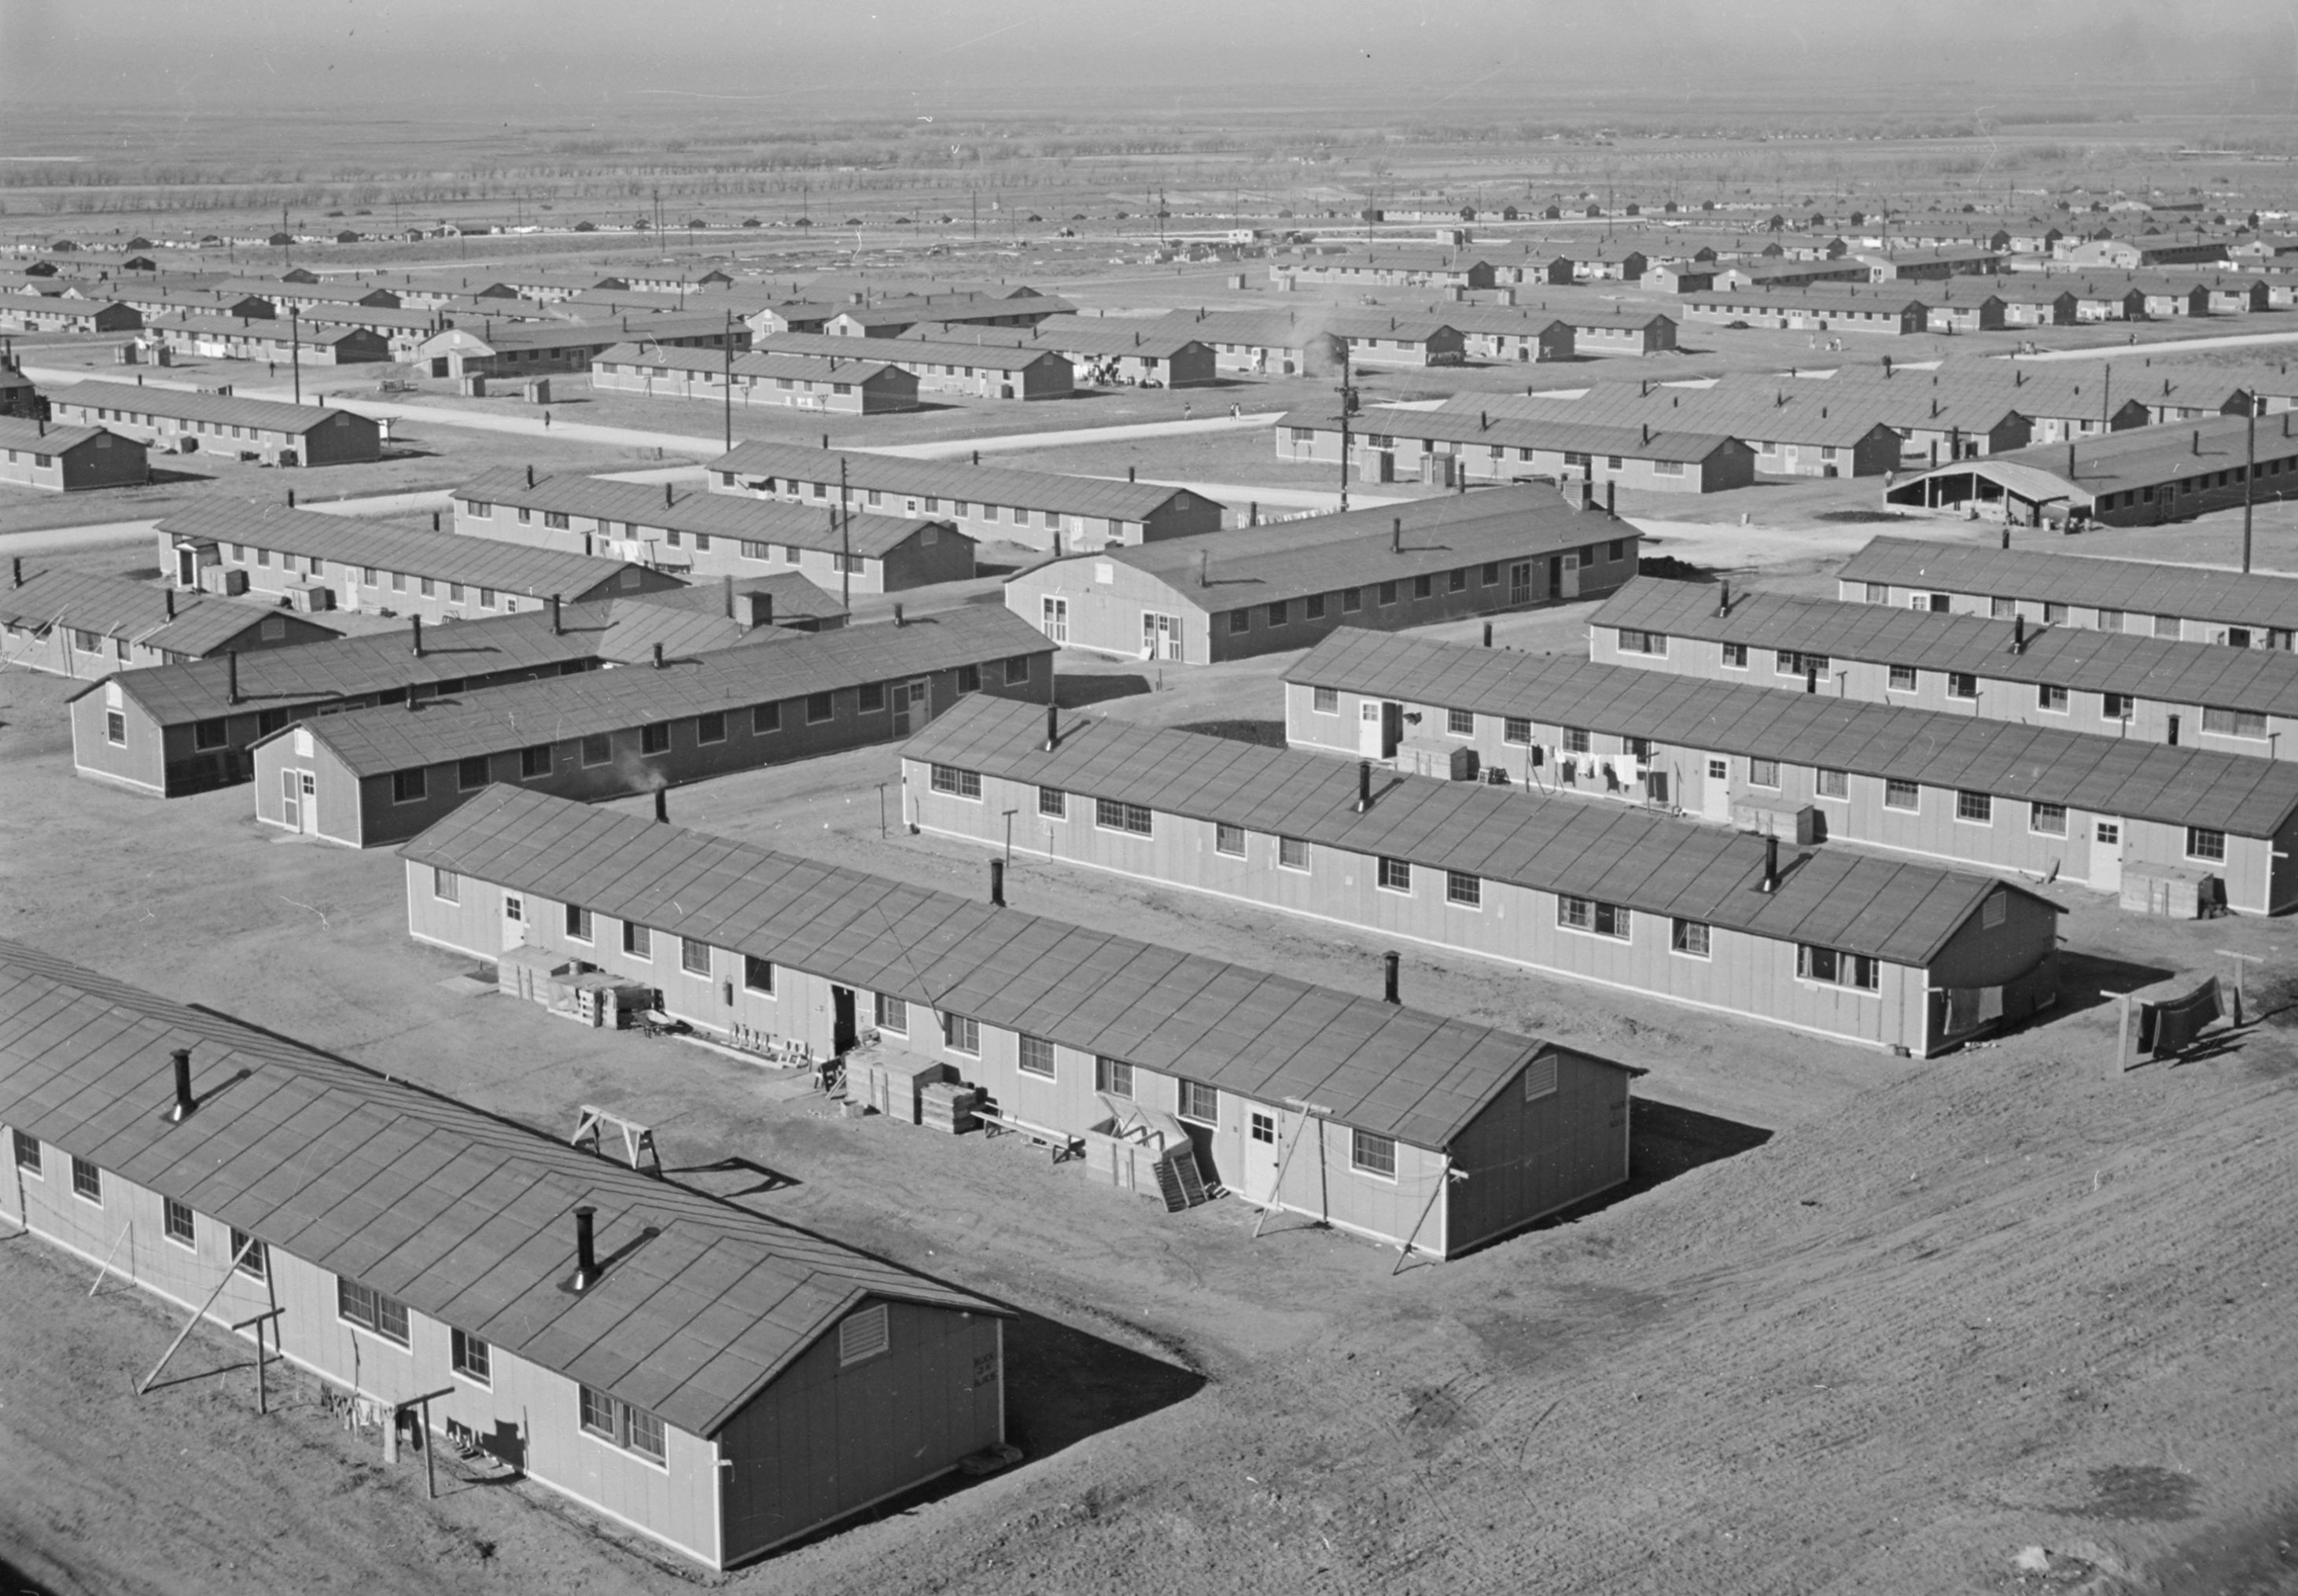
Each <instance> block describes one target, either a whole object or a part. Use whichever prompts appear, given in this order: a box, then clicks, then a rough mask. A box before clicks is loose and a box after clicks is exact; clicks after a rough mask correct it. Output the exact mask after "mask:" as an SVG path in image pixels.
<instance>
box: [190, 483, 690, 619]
mask: <svg viewBox="0 0 2298 1596" xmlns="http://www.w3.org/2000/svg"><path fill="white" fill-rule="evenodd" d="M156 535H157V537H158V539H159V544H160V559H161V569H162V570H169V571H172V572H174V573H175V578H176V582H177V585H178V586H179V587H183V588H191V587H194V586H216V585H219V586H222V587H224V588H227V589H229V590H241V589H244V590H246V591H249V592H253V593H259V594H265V595H269V596H275V597H285V598H289V599H291V600H294V601H295V602H296V603H297V604H298V605H299V607H302V608H307V609H333V608H335V607H336V606H337V605H340V606H341V607H342V608H343V609H346V610H367V611H376V612H387V613H392V614H396V615H419V616H421V617H422V618H423V619H424V620H426V621H434V622H438V621H462V620H468V619H472V618H475V617H478V616H484V615H494V614H505V615H508V614H516V613H518V612H520V611H522V610H533V609H538V608H540V607H541V606H542V605H544V604H545V603H547V602H548V601H550V599H551V598H553V597H556V598H558V599H559V600H560V601H562V602H565V603H575V602H577V601H580V600H583V599H594V598H595V599H604V598H612V597H616V596H628V595H632V594H638V593H650V592H655V591H658V590H662V589H666V588H676V587H680V586H682V583H681V581H680V580H679V578H678V577H676V576H674V575H673V574H672V573H671V572H666V571H661V570H657V569H653V568H651V567H649V566H647V565H643V564H638V563H636V562H633V561H630V560H621V559H612V558H604V557H594V556H590V555H581V554H575V553H568V552H565V551H562V550H558V549H554V548H530V547H519V546H517V545H515V544H508V543H499V542H490V541H486V540H484V539H476V538H461V537H458V536H456V535H455V534H454V533H452V532H434V531H431V530H430V529H428V528H427V527H424V526H420V525H409V523H407V522H394V521H384V520H377V519H369V518H367V517H364V516H358V515H328V514H322V513H320V512H318V511H316V510H299V509H297V508H295V507H294V506H292V505H276V504H274V505H252V504H245V503H227V502H221V501H217V502H211V503H208V504H203V505H199V506H194V507H193V508H191V509H188V510H182V511H178V512H177V513H176V514H172V515H169V516H168V517H166V518H165V519H164V520H162V521H161V522H159V525H158V528H157V532H156Z"/></svg>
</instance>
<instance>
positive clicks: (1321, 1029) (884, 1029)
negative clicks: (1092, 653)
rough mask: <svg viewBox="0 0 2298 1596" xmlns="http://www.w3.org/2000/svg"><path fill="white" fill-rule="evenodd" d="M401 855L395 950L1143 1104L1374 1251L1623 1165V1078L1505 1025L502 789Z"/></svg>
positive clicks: (1036, 1092) (1037, 717)
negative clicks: (553, 962)
mask: <svg viewBox="0 0 2298 1596" xmlns="http://www.w3.org/2000/svg"><path fill="white" fill-rule="evenodd" d="M1013 708H1014V709H1015V710H1016V712H1018V713H1020V714H1021V715H1022V716H1024V717H1025V718H1026V719H1028V720H1029V722H1030V723H1031V724H1032V725H1035V726H1039V727H1042V726H1043V724H1044V721H1045V718H1046V711H1045V710H1043V709H1041V708H1038V707H1037V706H1034V705H1029V704H1016V705H1014V706H1013ZM401 857H402V858H403V859H404V860H405V861H406V868H407V904H408V926H409V932H410V934H412V935H413V936H414V937H415V939H416V940H417V941H418V942H428V943H431V944H433V945H434V946H438V947H442V948H446V949H450V950H453V951H456V952H459V953H464V954H467V955H470V956H473V957H475V958H489V959H492V958H497V957H499V956H500V952H501V950H503V949H504V948H506V947H516V946H525V947H528V948H534V949H541V950H547V951H548V952H550V954H552V955H554V956H562V957H566V958H581V959H583V960H584V961H586V962H588V963H591V964H594V965H596V966H597V967H600V968H602V969H604V970H606V971H608V972H610V973H611V974H612V975H615V976H616V978H617V979H620V980H626V981H632V982H638V983H643V984H645V985H646V986H649V987H651V988H655V989H657V990H658V991H659V993H660V996H661V1000H662V1006H663V1008H665V1010H666V1011H667V1012H669V1013H671V1014H673V1015H675V1016H678V1017H679V1018H681V1019H683V1020H686V1021H687V1022H689V1023H690V1024H693V1025H695V1026H697V1027H698V1028H700V1029H701V1030H703V1031H704V1032H707V1033H711V1034H715V1035H717V1036H721V1037H727V1038H734V1037H747V1038H755V1039H764V1040H769V1041H776V1042H779V1043H781V1044H785V1045H787V1044H793V1043H794V1044H798V1045H800V1046H802V1047H804V1048H806V1049H809V1050H810V1051H811V1052H812V1053H813V1054H814V1055H815V1056H817V1057H821V1056H828V1055H831V1054H839V1055H842V1054H845V1053H847V1051H849V1050H851V1049H853V1048H855V1047H856V1046H857V1045H860V1044H862V1043H864V1042H867V1041H872V1040H874V1041H875V1042H876V1043H877V1044H878V1045H879V1046H880V1047H881V1048H885V1049H890V1050H892V1051H894V1052H897V1053H898V1054H900V1055H902V1056H903V1057H904V1058H905V1062H909V1063H913V1064H915V1065H919V1066H923V1065H929V1064H939V1065H946V1066H947V1067H948V1068H949V1069H950V1070H951V1071H954V1072H955V1074H957V1075H959V1076H960V1077H961V1078H963V1080H964V1081H965V1082H968V1083H970V1084H971V1085H973V1086H976V1087H979V1088H980V1089H981V1090H984V1091H985V1092H987V1093H988V1106H989V1107H991V1108H992V1110H993V1111H994V1112H996V1114H997V1115H999V1116H1000V1117H1001V1118H1003V1119H1004V1120H1006V1121H1008V1122H1010V1123H1016V1124H1019V1125H1021V1126H1024V1127H1028V1128H1030V1129H1033V1130H1036V1131H1041V1132H1044V1133H1046V1134H1049V1135H1053V1136H1059V1137H1063V1138H1067V1137H1072V1136H1077V1135H1079V1134H1080V1133H1082V1132H1084V1131H1087V1130H1089V1129H1091V1128H1093V1127H1095V1126H1096V1125H1100V1124H1104V1123H1107V1122H1108V1121H1109V1120H1110V1119H1111V1117H1112V1115H1113V1114H1117V1113H1120V1112H1123V1111H1126V1110H1128V1108H1129V1107H1143V1108H1148V1109H1152V1110H1154V1111H1156V1112H1158V1113H1160V1114H1162V1115H1170V1116H1172V1117H1174V1118H1175V1119H1177V1120H1178V1122H1179V1123H1181V1124H1182V1125H1183V1126H1185V1127H1186V1129H1187V1132H1188V1136H1189V1139H1190V1140H1191V1142H1192V1144H1193V1148H1194V1156H1195V1158H1196V1160H1197V1162H1198V1164H1199V1166H1200V1168H1201V1169H1203V1170H1204V1171H1205V1172H1207V1174H1208V1175H1209V1176H1210V1178H1211V1180H1213V1181H1218V1182H1219V1184H1220V1185H1222V1186H1224V1187H1226V1188H1227V1189H1228V1190H1229V1191H1230V1192H1232V1193H1234V1194H1236V1196H1238V1197H1242V1198H1243V1199H1244V1201H1246V1202H1247V1203H1250V1204H1252V1205H1255V1206H1257V1207H1261V1208H1269V1209H1277V1210H1282V1211H1285V1212H1288V1213H1300V1214H1304V1215H1307V1216H1309V1217H1311V1218H1314V1219H1317V1220H1319V1221H1322V1222H1327V1223H1329V1224H1332V1225H1334V1226H1335V1227H1337V1228H1339V1229H1342V1230H1350V1231H1352V1232H1354V1233H1355V1234H1358V1235H1360V1236H1365V1237H1368V1238H1372V1239H1375V1240H1377V1241H1381V1242H1385V1243H1386V1244H1387V1245H1389V1246H1398V1247H1404V1248H1409V1249H1411V1250H1413V1251H1418V1252H1422V1253H1426V1254H1430V1255H1434V1256H1436V1257H1440V1258H1441V1257H1451V1256H1455V1255H1459V1253H1461V1252H1463V1251H1466V1250H1467V1248H1469V1247H1471V1246H1477V1245H1479V1244H1481V1243H1484V1242H1488V1241H1491V1240H1493V1239H1496V1238H1500V1237H1502V1236H1506V1235H1508V1234H1509V1233H1511V1232H1513V1231H1515V1230H1521V1229H1522V1228H1523V1227H1524V1226H1525V1225H1527V1224H1529V1223H1531V1222H1533V1221H1534V1220H1536V1219H1538V1218H1540V1217H1541V1216H1542V1215H1543V1214H1545V1213H1553V1212H1555V1211H1556V1210H1558V1209H1559V1208H1563V1207H1566V1206H1569V1205H1572V1204H1574V1203H1575V1202H1578V1201H1581V1200H1583V1198H1586V1197H1592V1196H1594V1195H1596V1194H1598V1193H1600V1192H1602V1191H1606V1190H1608V1189H1611V1188H1612V1187H1614V1186H1616V1185H1618V1184H1619V1183H1620V1182H1621V1181H1624V1180H1625V1179H1626V1178H1627V1172H1628V1162H1627V1157H1628V1155H1627V1132H1628V1125H1627V1108H1628V1090H1629V1081H1630V1077H1631V1076H1632V1074H1633V1071H1631V1070H1629V1069H1628V1068H1627V1067H1626V1066H1624V1065H1616V1064H1613V1063H1610V1062H1609V1061H1608V1060H1604V1059H1600V1058H1597V1057H1591V1056H1590V1055H1588V1054H1584V1053H1581V1052H1578V1051H1576V1050H1575V1049H1569V1048H1564V1047H1558V1046H1557V1045H1555V1044H1553V1043H1550V1042H1545V1041H1538V1040H1535V1039H1533V1038H1531V1037H1526V1036H1518V1035H1514V1034H1512V1033H1510V1032H1505V1031H1499V1030H1493V1029H1491V1028H1488V1027H1485V1026H1482V1025H1475V1024H1467V1023H1464V1022H1462V1021H1459V1020H1452V1019H1445V1018H1442V1017H1439V1016H1434V1015H1431V1014H1426V1013H1423V1012H1421V1011H1419V1010H1418V1009H1414V1008H1407V1007H1404V1006H1402V1005H1401V1004H1400V1003H1398V1002H1395V1001H1382V1000H1378V999H1374V998H1364V997H1356V996H1353V995H1352V994H1349V993H1346V992H1341V991H1333V990H1331V989H1329V988H1325V987H1317V986H1310V985H1308V984H1306V983H1302V982H1299V981H1294V980H1291V979H1288V978H1286V977H1284V976H1279V975H1268V974H1265V973H1263V972H1261V971H1258V970H1252V969H1248V968H1245V967H1242V966H1238V965H1232V964H1227V963H1223V962H1222V961H1220V960H1218V959H1212V958H1204V957H1203V956H1201V955H1197V954H1192V953H1183V952H1179V951H1177V950H1170V949H1166V948H1160V947H1156V946H1153V945H1151V944H1149V943H1145V942H1136V941H1134V940H1132V939H1131V938H1128V937H1122V936H1112V935H1108V934H1103V933H1100V932H1096V931H1090V930H1087V929H1086V928H1084V927H1082V926H1074V925H1070V924H1068V923H1066V922H1063V921H1059V920H1051V919H1046V918H1044V917H1040V916H1037V915H1032V914H1027V913H1023V912H1021V911H1020V910H1017V909H1011V908H1007V907H1004V905H1003V904H1002V903H999V902H996V901H976V900H971V899H965V898H959V897H956V896H954V895H953V894H950V893H941V892H934V891H930V890H928V889H925V888H921V887H917V886H913V885H911V884H907V883H905V882H897V881H894V880H890V879H888V878H886V877H883V876H870V875H865V874H864V873H863V872H861V871H858V870H854V869H850V868H845V867H843V866H837V865H830V864H823V863H819V862H817V861H814V860H806V859H799V858H796V857H793V856H791V855H789V854H785V853H776V852H772V851H768V850H766V849H764V848H760V847H756V846H755V845H753V844H750V843H738V842H732V841H729V840H727V839H724V838H720V837H715V836H709V835H704V834H702V833H699V832H694V831H688V830H685V829H683V828H682V827H674V826H669V825H665V824H657V823H654V822H649V821H647V820H644V819H638V818H636V817H633V816H629V815H623V814H617V813H615V812H613V811H611V810H598V809H591V808H588V807H586V806H584V805H582V804H579V803H574V802H568V801H566V800H565V799H559V798H552V797H550V796H547V795H545V794H540V793H531V792H521V791H518V790H516V789H514V788H510V787H502V786H497V787H492V788H490V789H489V790H488V791H486V792H485V793H483V794H479V795H478V796H477V797H476V798H475V799H474V800H473V801H472V802H468V803H467V804H465V805H464V806H463V807H462V808H460V809H459V810H456V811H455V813H454V814H452V815H451V816H450V817H448V818H447V819H445V820H442V821H441V822H440V823H439V824H438V825H437V826H434V827H432V828H431V829H430V830H429V831H426V832H425V833H424V834H423V835H421V836H419V837H417V838H416V839H415V840H414V841H413V842H411V843H408V844H407V845H406V846H405V847H404V848H402V849H401ZM996 895H1002V894H998V893H993V896H996ZM1391 996H1392V998H1393V997H1394V996H1395V994H1394V993H1393V992H1392V993H1391Z"/></svg>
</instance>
